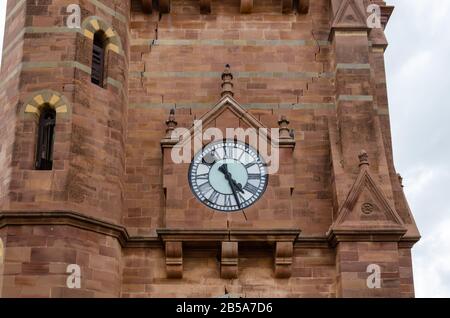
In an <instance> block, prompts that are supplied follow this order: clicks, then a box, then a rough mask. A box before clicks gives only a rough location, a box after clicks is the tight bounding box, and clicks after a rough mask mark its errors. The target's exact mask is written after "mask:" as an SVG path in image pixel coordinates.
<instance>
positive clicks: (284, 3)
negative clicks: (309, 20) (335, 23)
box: [141, 0, 310, 14]
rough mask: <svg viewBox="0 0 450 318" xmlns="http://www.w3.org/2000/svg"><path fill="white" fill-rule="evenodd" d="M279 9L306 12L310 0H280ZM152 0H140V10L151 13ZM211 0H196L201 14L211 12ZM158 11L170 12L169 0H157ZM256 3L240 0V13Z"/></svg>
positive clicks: (284, 12) (248, 12)
mask: <svg viewBox="0 0 450 318" xmlns="http://www.w3.org/2000/svg"><path fill="white" fill-rule="evenodd" d="M280 1H281V8H282V9H281V11H280V13H283V14H287V13H291V12H293V11H294V9H295V8H296V9H297V11H298V13H300V14H307V13H308V12H309V2H310V0H280ZM153 2H154V1H152V0H141V6H142V10H143V11H144V12H146V13H152V12H153V10H154V7H153ZM211 2H212V1H211V0H198V7H199V10H200V13H201V14H210V13H211ZM156 3H158V6H157V7H159V12H160V13H170V9H171V0H157V1H156ZM256 5H257V3H256V1H254V0H240V12H241V14H251V13H252V12H253V9H254V7H255V6H256Z"/></svg>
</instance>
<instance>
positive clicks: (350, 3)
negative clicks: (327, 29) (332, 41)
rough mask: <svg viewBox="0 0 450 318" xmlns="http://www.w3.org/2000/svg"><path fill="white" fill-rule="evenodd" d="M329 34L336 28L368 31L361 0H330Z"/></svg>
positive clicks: (332, 33)
mask: <svg viewBox="0 0 450 318" xmlns="http://www.w3.org/2000/svg"><path fill="white" fill-rule="evenodd" d="M331 12H332V15H331V35H330V37H331V36H332V35H334V32H335V31H336V30H343V31H365V32H366V34H367V32H368V31H369V28H368V26H367V21H366V20H367V17H366V11H365V6H364V3H363V0H331Z"/></svg>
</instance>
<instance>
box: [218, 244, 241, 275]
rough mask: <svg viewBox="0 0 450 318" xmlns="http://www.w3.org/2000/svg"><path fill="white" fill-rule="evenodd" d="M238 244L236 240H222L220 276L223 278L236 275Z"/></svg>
mask: <svg viewBox="0 0 450 318" xmlns="http://www.w3.org/2000/svg"><path fill="white" fill-rule="evenodd" d="M238 244H239V243H238V242H222V251H221V259H220V277H222V278H225V279H233V278H237V277H238V263H239V257H238Z"/></svg>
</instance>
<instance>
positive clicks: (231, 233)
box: [157, 229, 300, 242]
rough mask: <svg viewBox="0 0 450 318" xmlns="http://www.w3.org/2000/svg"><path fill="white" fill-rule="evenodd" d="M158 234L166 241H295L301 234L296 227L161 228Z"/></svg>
mask: <svg viewBox="0 0 450 318" xmlns="http://www.w3.org/2000/svg"><path fill="white" fill-rule="evenodd" d="M157 233H158V236H159V237H160V238H161V239H162V240H163V241H164V242H167V241H183V242H211V241H217V242H222V241H234V242H295V240H296V239H297V237H298V236H299V235H300V230H296V229H292V230H291V229H267V230H251V229H248V230H247V229H245V230H237V229H235V230H221V229H217V230H214V229H211V230H203V229H200V230H183V229H159V230H157Z"/></svg>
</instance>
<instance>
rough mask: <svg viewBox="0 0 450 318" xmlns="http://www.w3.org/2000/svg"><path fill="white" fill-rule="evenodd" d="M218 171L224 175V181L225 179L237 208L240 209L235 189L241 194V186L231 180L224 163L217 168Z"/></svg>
mask: <svg viewBox="0 0 450 318" xmlns="http://www.w3.org/2000/svg"><path fill="white" fill-rule="evenodd" d="M219 171H220V172H222V173H223V174H224V175H225V179H227V181H228V183H229V184H230V187H231V191H232V192H233V196H234V199H235V200H236V203H237V205H238V207H239V208H241V203H240V201H239V196H238V195H237V191H236V189H237V190H239V191H240V192H243V190H242V185H240V184H239V183H237V182H236V181H235V180H234V179H233V177H232V175H231V173H230V172H229V171H228V165H227V164H226V163H225V164H223V165H222V166H220V167H219Z"/></svg>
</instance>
